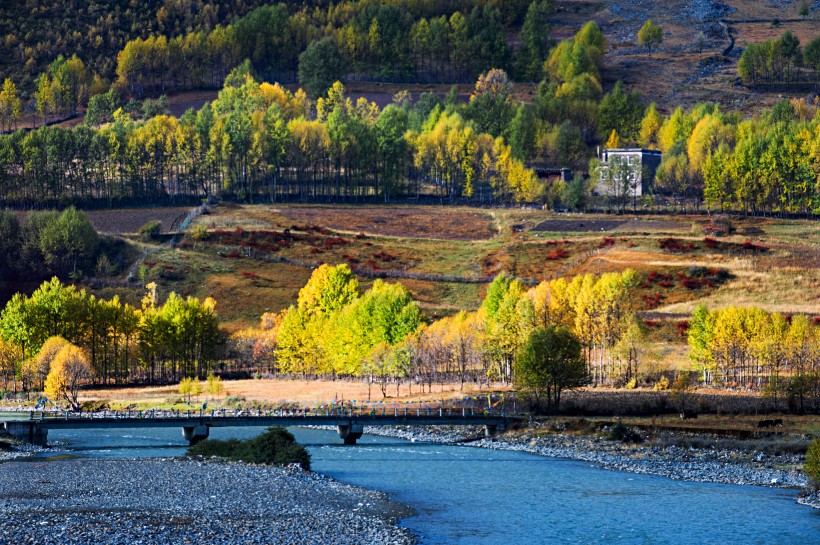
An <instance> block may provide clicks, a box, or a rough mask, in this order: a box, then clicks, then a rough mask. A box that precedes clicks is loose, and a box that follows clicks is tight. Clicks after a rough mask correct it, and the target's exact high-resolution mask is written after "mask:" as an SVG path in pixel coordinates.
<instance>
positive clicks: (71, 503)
mask: <svg viewBox="0 0 820 545" xmlns="http://www.w3.org/2000/svg"><path fill="white" fill-rule="evenodd" d="M0 467H2V471H0V535H3V537H4V539H5V540H8V542H9V543H61V544H67V545H72V544H77V545H79V544H88V543H108V544H140V543H145V544H159V543H161V544H163V545H166V544H170V545H176V544H183V543H209V544H216V545H219V544H234V543H277V544H281V545H289V544H293V545H297V544H315V545H325V544H334V545H336V544H340V545H359V544H361V545H364V544H372V543H380V544H388V545H410V544H412V543H415V538H414V537H413V536H412V535H411V534H410V533H409V532H408V531H407V530H405V529H403V528H398V527H397V526H395V522H396V518H398V517H406V516H409V515H410V514H411V512H410V510H409V509H408V508H406V507H404V506H402V505H399V504H396V503H394V502H391V501H389V500H388V499H387V498H386V497H385V496H384V495H383V494H381V493H379V492H374V491H370V490H365V489H362V488H358V487H354V486H350V485H346V484H343V483H340V482H337V481H335V480H333V479H331V478H329V477H325V476H323V475H321V474H317V473H310V472H304V471H301V470H299V469H292V468H279V467H271V466H251V465H247V464H242V463H225V462H215V461H201V460H199V461H198V460H188V459H179V458H166V459H130V460H88V459H82V460H78V459H75V460H64V461H49V462H36V461H7V462H5V463H3V464H2V466H0Z"/></svg>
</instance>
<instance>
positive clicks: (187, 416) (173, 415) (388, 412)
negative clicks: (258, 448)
mask: <svg viewBox="0 0 820 545" xmlns="http://www.w3.org/2000/svg"><path fill="white" fill-rule="evenodd" d="M328 416H330V417H334V416H336V417H348V418H353V417H367V416H372V417H379V416H381V417H393V418H406V417H411V418H412V417H417V418H420V417H425V418H436V417H439V418H447V419H453V418H458V417H462V418H467V417H505V416H507V414H506V411H505V409H504V407H492V408H485V409H478V410H477V409H476V408H475V407H464V406H462V407H441V406H439V407H430V406H427V407H419V406H417V407H409V406H407V405H403V406H392V407H386V406H382V407H379V408H377V407H374V406H336V407H322V408H309V409H264V410H263V409H254V410H245V409H211V410H205V409H196V410H185V411H180V410H173V409H149V410H145V411H130V410H126V411H109V410H103V411H94V412H84V411H62V412H60V413H54V412H47V411H30V412H29V420H46V419H50V420H55V419H63V420H68V419H86V418H87V419H103V418H104V419H115V420H116V419H152V418H153V419H160V418H161V419H163V420H167V419H180V420H191V419H201V418H252V417H259V418H271V417H288V418H311V417H328Z"/></svg>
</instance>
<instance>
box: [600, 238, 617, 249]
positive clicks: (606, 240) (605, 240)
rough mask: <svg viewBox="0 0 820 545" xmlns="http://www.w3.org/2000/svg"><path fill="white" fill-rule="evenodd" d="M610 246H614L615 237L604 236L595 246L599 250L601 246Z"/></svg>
mask: <svg viewBox="0 0 820 545" xmlns="http://www.w3.org/2000/svg"><path fill="white" fill-rule="evenodd" d="M610 246H615V239H614V238H612V237H604V238H602V239H601V242H599V243H598V246H597V248H598V249H599V250H601V249H603V248H609V247H610Z"/></svg>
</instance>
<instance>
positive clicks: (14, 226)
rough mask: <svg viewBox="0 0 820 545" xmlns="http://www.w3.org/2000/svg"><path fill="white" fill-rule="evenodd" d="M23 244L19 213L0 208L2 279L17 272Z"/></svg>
mask: <svg viewBox="0 0 820 545" xmlns="http://www.w3.org/2000/svg"><path fill="white" fill-rule="evenodd" d="M21 244H22V238H21V232H20V221H19V220H18V219H17V215H16V214H15V213H14V212H12V211H11V210H0V280H5V279H7V278H9V277H10V276H11V275H13V274H14V273H15V272H16V270H17V268H18V266H19V261H18V260H19V259H20V246H21Z"/></svg>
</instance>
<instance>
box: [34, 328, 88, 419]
mask: <svg viewBox="0 0 820 545" xmlns="http://www.w3.org/2000/svg"><path fill="white" fill-rule="evenodd" d="M89 378H91V364H89V363H88V358H87V357H86V355H85V353H84V352H83V351H82V350H80V349H79V348H78V347H76V346H74V345H73V344H68V345H66V346H64V347H63V348H62V349H61V350H60V351H59V352H58V353H57V355H56V356H55V357H54V359H53V360H52V362H51V371H49V373H48V376H47V377H46V382H45V394H46V396H48V397H49V398H51V399H52V400H53V401H56V400H58V399H64V400H66V401H67V402H68V403H69V405H70V406H71V407H73V408H76V407H78V406H79V404H78V400H77V397H78V394H79V390H80V384H81V383H82V382H84V381H86V380H88V379H89Z"/></svg>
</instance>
